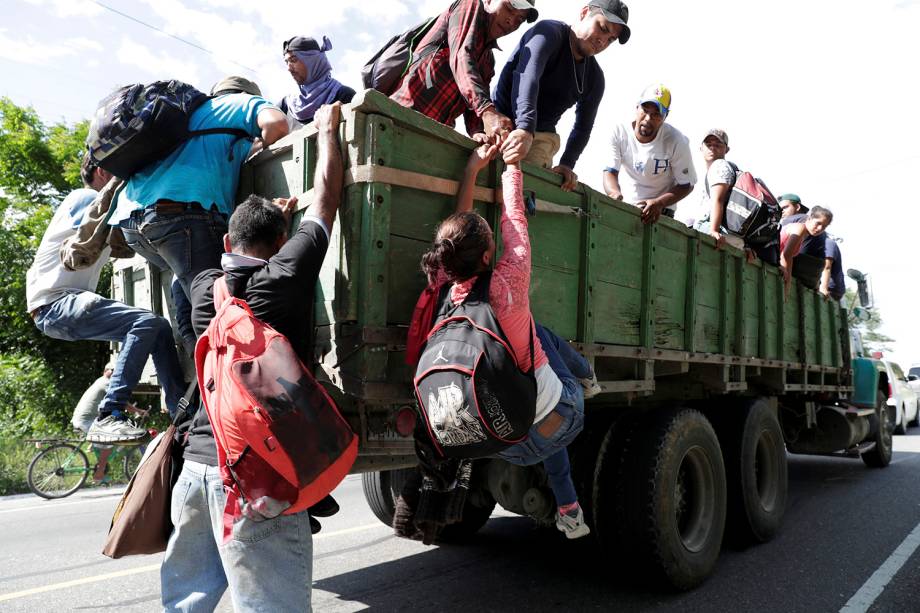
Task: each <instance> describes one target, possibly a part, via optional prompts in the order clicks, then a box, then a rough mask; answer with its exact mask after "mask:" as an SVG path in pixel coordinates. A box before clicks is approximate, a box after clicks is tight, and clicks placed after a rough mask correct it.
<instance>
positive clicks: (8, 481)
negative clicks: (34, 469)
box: [0, 436, 38, 496]
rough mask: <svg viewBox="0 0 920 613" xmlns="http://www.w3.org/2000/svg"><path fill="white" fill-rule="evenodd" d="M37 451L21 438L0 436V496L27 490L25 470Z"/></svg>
mask: <svg viewBox="0 0 920 613" xmlns="http://www.w3.org/2000/svg"><path fill="white" fill-rule="evenodd" d="M37 451H38V450H37V449H36V448H35V446H34V445H30V444H28V443H26V442H24V441H23V440H22V439H19V438H15V437H12V436H0V496H7V495H9V494H21V493H23V492H28V491H29V485H28V484H27V483H26V470H28V468H29V461H30V460H31V459H32V456H34V455H35V454H36V453H37Z"/></svg>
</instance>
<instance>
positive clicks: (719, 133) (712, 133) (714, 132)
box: [703, 128, 728, 146]
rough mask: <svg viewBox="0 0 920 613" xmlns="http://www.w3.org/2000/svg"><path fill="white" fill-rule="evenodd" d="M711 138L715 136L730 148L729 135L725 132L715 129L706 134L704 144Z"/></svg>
mask: <svg viewBox="0 0 920 613" xmlns="http://www.w3.org/2000/svg"><path fill="white" fill-rule="evenodd" d="M710 136H715V137H716V138H718V139H719V140H720V141H722V143H723V144H724V145H726V146H728V133H727V132H726V131H725V130H720V129H719V128H713V129H712V130H710V131H709V132H706V135H705V136H704V137H703V142H706V139H707V138H709V137H710Z"/></svg>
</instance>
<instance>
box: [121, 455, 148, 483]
mask: <svg viewBox="0 0 920 613" xmlns="http://www.w3.org/2000/svg"><path fill="white" fill-rule="evenodd" d="M144 447H146V446H142V447H130V448H128V449H126V450H125V451H124V454H125V455H124V457H123V458H122V459H121V469H122V472H123V474H124V476H125V481H126V482H127V481H130V480H131V477H133V476H134V471H136V470H137V467H138V466H139V465H140V463H141V457H143V455H144Z"/></svg>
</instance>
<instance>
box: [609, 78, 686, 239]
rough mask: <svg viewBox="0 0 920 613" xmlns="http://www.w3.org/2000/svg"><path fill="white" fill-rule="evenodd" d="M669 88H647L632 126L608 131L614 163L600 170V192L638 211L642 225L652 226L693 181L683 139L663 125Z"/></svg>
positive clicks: (668, 105) (670, 212)
mask: <svg viewBox="0 0 920 613" xmlns="http://www.w3.org/2000/svg"><path fill="white" fill-rule="evenodd" d="M670 110H671V90H669V89H668V88H667V87H665V86H664V85H651V86H649V87H647V88H646V89H645V91H643V92H642V95H641V96H640V97H639V102H638V104H637V105H636V116H635V118H634V119H633V121H632V122H631V123H628V124H620V125H618V126H617V127H616V129H615V130H614V133H613V159H612V160H611V162H610V165H609V166H608V167H607V168H606V169H605V170H604V191H605V192H606V193H607V195H608V196H610V197H611V198H613V199H615V200H624V201H625V202H629V203H631V204H634V205H635V206H637V207H639V208H640V209H642V221H643V222H644V223H655V222H657V221H658V219H659V218H660V217H661V216H662V215H665V216H667V217H674V207H675V206H676V205H677V203H678V202H680V201H681V200H683V199H684V198H686V197H687V196H688V195H689V194H690V192H691V191H693V186H694V184H695V183H696V170H694V168H693V159H692V158H691V156H690V144H689V141H688V140H687V137H686V136H684V135H683V134H681V133H680V131H679V130H677V128H675V127H674V126H672V125H670V124H667V123H665V121H666V120H667V118H668V114H669V113H670Z"/></svg>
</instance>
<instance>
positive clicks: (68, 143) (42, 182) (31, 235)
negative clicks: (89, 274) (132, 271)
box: [0, 98, 111, 434]
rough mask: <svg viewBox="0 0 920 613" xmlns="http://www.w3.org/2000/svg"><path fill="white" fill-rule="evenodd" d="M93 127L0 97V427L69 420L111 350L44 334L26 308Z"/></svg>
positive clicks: (104, 285)
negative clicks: (31, 277) (40, 257)
mask: <svg viewBox="0 0 920 613" xmlns="http://www.w3.org/2000/svg"><path fill="white" fill-rule="evenodd" d="M87 128H88V122H87V121H82V122H79V123H77V124H75V125H67V124H64V123H57V124H54V125H51V126H50V127H49V126H46V125H45V124H44V123H43V122H42V120H41V118H40V117H39V116H38V114H37V113H36V112H35V110H34V109H32V108H30V107H20V106H17V105H16V104H14V103H13V102H12V101H11V100H9V99H8V98H0V253H2V254H3V256H2V258H3V259H2V264H0V317H2V321H3V325H2V326H0V430H8V431H13V432H15V433H17V434H21V433H24V432H27V431H31V430H36V429H47V428H48V427H51V426H52V425H54V424H59V425H60V426H61V427H63V426H65V425H66V424H67V421H68V419H67V417H68V416H69V412H70V410H71V408H72V407H73V405H74V404H76V401H77V399H78V398H79V396H80V394H81V393H82V392H83V390H84V389H85V388H86V387H87V385H89V383H90V382H91V381H92V380H93V379H94V378H96V377H97V376H98V375H99V373H100V372H101V371H102V366H103V364H104V363H105V360H106V358H107V355H108V346H107V345H106V344H105V343H95V342H79V343H68V342H63V341H57V340H54V339H50V338H48V337H45V336H44V335H42V334H41V333H39V332H38V330H37V329H36V328H35V325H34V324H33V322H32V319H31V318H30V317H29V315H28V313H27V312H26V298H25V287H26V271H27V270H28V268H29V266H30V265H31V264H32V258H33V257H34V255H35V250H36V248H37V247H38V245H39V243H40V242H41V239H42V235H43V234H44V232H45V229H46V228H47V226H48V222H49V221H50V220H51V217H52V216H53V214H54V210H55V208H56V207H57V206H58V205H59V204H60V203H61V201H62V200H63V199H64V198H65V197H66V196H67V194H68V193H69V192H70V191H71V190H73V189H76V188H78V187H81V186H82V182H81V180H80V163H81V161H82V156H83V151H84V142H85V139H86V132H87ZM110 278H111V273H110V269H109V268H108V267H107V274H106V273H104V274H103V275H102V278H101V279H100V288H101V289H103V290H104V293H106V294H107V293H108V286H109V280H110ZM49 387H51V388H53V389H45V388H49ZM23 390H26V392H24V391H23ZM39 390H41V391H39ZM29 398H31V399H32V400H31V401H29V400H28V399H29Z"/></svg>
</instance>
